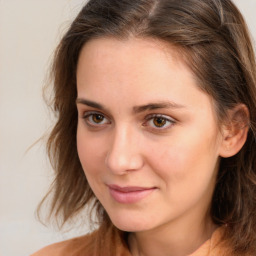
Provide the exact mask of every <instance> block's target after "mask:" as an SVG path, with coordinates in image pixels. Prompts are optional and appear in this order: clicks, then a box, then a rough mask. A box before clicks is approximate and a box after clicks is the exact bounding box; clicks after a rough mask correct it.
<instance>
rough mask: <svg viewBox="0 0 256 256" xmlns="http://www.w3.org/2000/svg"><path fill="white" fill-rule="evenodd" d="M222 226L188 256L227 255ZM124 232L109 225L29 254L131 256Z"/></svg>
mask: <svg viewBox="0 0 256 256" xmlns="http://www.w3.org/2000/svg"><path fill="white" fill-rule="evenodd" d="M222 231H223V228H218V229H217V230H216V231H215V232H214V233H213V235H212V237H211V239H209V240H207V241H206V242H205V243H204V244H203V245H201V246H200V247H199V248H198V249H197V250H196V251H195V252H194V253H192V254H190V255H188V256H228V255H231V254H230V253H229V250H228V248H226V247H224V246H223V245H221V234H222ZM124 234H125V233H124V232H121V231H119V230H118V229H117V228H115V227H114V226H111V227H109V228H108V229H107V231H104V234H103V232H101V228H100V229H99V230H97V231H94V232H93V233H92V234H89V235H85V236H81V237H78V238H74V239H70V240H67V241H64V242H59V243H56V244H52V245H50V246H47V247H45V248H43V249H41V250H40V251H38V252H36V253H35V254H33V255H31V256H132V255H131V253H130V251H129V248H128V246H127V244H126V242H125V238H124Z"/></svg>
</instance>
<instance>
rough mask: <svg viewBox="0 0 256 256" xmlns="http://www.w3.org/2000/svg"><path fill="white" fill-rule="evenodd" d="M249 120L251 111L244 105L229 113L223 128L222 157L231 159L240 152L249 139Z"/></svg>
mask: <svg viewBox="0 0 256 256" xmlns="http://www.w3.org/2000/svg"><path fill="white" fill-rule="evenodd" d="M249 120H250V116H249V111H248V108H247V107H246V106H245V105H244V104H239V105H237V106H235V107H234V108H233V109H231V110H229V111H228V118H227V120H226V122H225V123H224V124H223V125H222V127H221V133H222V142H221V147H220V156H221V157H231V156H234V155H235V154H237V153H238V152H239V151H240V149H241V148H242V147H243V145H244V144H245V142H246V139H247V134H248V129H249Z"/></svg>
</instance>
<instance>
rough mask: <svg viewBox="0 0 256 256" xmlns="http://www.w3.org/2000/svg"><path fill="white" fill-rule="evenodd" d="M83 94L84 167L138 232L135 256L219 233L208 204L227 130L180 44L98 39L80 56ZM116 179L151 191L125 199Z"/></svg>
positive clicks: (121, 219) (118, 216)
mask: <svg viewBox="0 0 256 256" xmlns="http://www.w3.org/2000/svg"><path fill="white" fill-rule="evenodd" d="M77 92H78V97H77V98H78V99H77V108H78V116H79V118H78V129H77V148H78V154H79V158H80V161H81V164H82V166H83V169H84V172H85V175H86V177H87V179H88V182H89V184H90V186H91V188H92V190H93V192H94V193H95V196H96V197H97V198H98V199H99V201H100V202H101V204H102V205H103V207H104V208H105V210H106V211H107V213H108V215H109V217H110V219H111V220H112V222H113V224H114V225H115V226H116V227H118V228H119V229H121V230H125V231H130V232H132V233H131V235H130V236H129V246H130V250H131V252H132V254H133V255H147V256H150V255H158V256H161V255H169V256H170V255H175V256H182V255H183V256H184V255H188V254H190V253H193V252H194V251H196V250H197V248H198V247H199V246H200V245H201V244H202V243H203V242H205V241H206V240H207V239H209V237H210V236H211V234H212V232H213V231H214V230H215V229H216V227H215V226H214V225H213V223H212V221H211V218H210V215H209V206H210V202H211V198H212V194H213V190H214V186H215V180H216V175H217V171H218V164H219V156H220V151H221V149H222V147H223V136H222V133H221V131H220V129H219V126H218V123H217V118H216V114H215V112H214V108H213V103H212V100H211V97H210V96H209V95H207V94H205V93H204V92H202V91H201V90H200V89H199V88H198V86H197V83H196V79H195V78H194V76H193V74H192V72H191V71H190V70H189V68H188V67H187V66H186V65H185V64H184V62H183V61H182V59H181V58H180V57H179V56H178V54H177V51H175V48H173V47H170V46H168V45H166V44H165V43H163V42H159V41H154V40H152V39H136V38H130V39H128V40H123V41H120V40H117V39H114V38H101V39H94V40H91V41H90V42H88V43H87V44H86V45H85V46H84V47H83V49H82V51H81V53H80V57H79V62H78V68H77ZM152 103H154V104H155V103H157V104H158V105H157V106H156V104H155V106H154V108H153V109H152V106H151V108H150V107H141V106H148V105H149V104H152ZM159 103H161V104H160V105H159ZM163 103H164V104H163ZM155 115H157V116H155ZM158 125H160V126H158ZM110 184H115V185H118V186H120V187H129V186H139V187H144V188H145V187H146V188H151V189H152V191H151V192H150V193H149V194H148V195H147V196H146V197H144V198H142V199H141V200H139V201H137V202H135V203H120V202H118V201H116V200H115V199H114V198H113V196H111V193H110V188H109V185H110Z"/></svg>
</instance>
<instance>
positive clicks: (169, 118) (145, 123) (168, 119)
mask: <svg viewBox="0 0 256 256" xmlns="http://www.w3.org/2000/svg"><path fill="white" fill-rule="evenodd" d="M154 118H163V119H165V120H166V121H167V122H169V125H167V127H156V126H155V127H153V126H152V127H150V128H151V129H153V130H158V131H161V130H167V129H170V128H171V127H172V126H173V125H175V124H176V123H177V121H176V120H175V119H174V118H172V117H170V116H168V115H164V114H150V115H147V116H146V118H145V120H146V122H144V123H143V126H150V125H148V124H147V123H148V122H149V121H151V120H152V119H154Z"/></svg>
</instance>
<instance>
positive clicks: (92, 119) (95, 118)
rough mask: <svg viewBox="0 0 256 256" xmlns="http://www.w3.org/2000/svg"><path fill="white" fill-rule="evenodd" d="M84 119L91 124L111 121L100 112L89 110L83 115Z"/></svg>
mask: <svg viewBox="0 0 256 256" xmlns="http://www.w3.org/2000/svg"><path fill="white" fill-rule="evenodd" d="M83 119H84V120H85V122H86V124H87V125H89V126H102V125H105V124H109V123H110V120H109V119H108V118H106V117H105V116H104V115H103V114H101V113H98V112H87V113H85V114H84V115H83Z"/></svg>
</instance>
